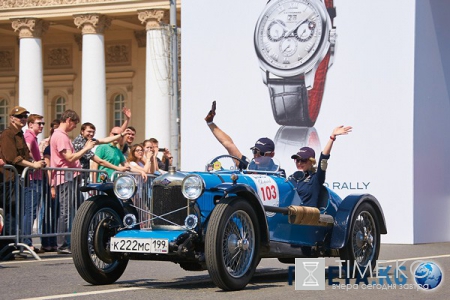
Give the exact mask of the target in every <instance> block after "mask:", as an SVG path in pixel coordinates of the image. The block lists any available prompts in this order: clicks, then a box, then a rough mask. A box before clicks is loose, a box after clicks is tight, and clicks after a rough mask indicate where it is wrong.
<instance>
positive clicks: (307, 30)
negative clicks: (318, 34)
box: [294, 21, 316, 42]
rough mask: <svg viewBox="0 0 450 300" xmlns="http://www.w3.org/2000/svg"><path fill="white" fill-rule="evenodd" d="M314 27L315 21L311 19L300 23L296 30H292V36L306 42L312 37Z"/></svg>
mask: <svg viewBox="0 0 450 300" xmlns="http://www.w3.org/2000/svg"><path fill="white" fill-rule="evenodd" d="M315 29H316V23H315V22H313V21H309V22H305V23H303V24H301V25H300V26H299V27H298V28H297V30H296V31H294V36H295V38H296V39H297V40H299V41H300V42H307V41H309V40H310V39H311V38H312V37H313V35H314V30H315Z"/></svg>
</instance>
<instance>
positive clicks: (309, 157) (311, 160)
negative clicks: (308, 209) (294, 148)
mask: <svg viewBox="0 0 450 300" xmlns="http://www.w3.org/2000/svg"><path fill="white" fill-rule="evenodd" d="M351 131H352V127H351V126H346V127H344V126H338V127H336V128H335V129H334V130H333V133H332V134H331V135H330V139H329V140H328V142H327V144H326V145H325V148H324V149H323V150H322V153H321V154H320V158H319V164H318V167H316V159H315V156H316V153H315V151H314V150H313V149H312V148H310V147H302V148H300V150H299V151H298V152H297V153H295V154H293V155H292V156H291V158H292V159H293V160H294V162H295V166H296V167H297V170H298V171H297V172H294V174H292V175H291V176H289V181H290V182H291V183H292V184H293V185H294V186H295V187H296V189H297V193H298V194H299V196H300V197H301V199H302V201H303V205H305V206H312V207H317V202H318V200H319V193H320V189H321V187H322V186H323V184H324V183H325V172H326V170H327V166H328V159H329V158H330V152H331V148H332V147H333V143H334V141H335V140H336V137H337V136H338V135H343V134H348V133H349V132H351Z"/></svg>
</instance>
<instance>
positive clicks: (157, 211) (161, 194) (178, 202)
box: [152, 185, 188, 226]
mask: <svg viewBox="0 0 450 300" xmlns="http://www.w3.org/2000/svg"><path fill="white" fill-rule="evenodd" d="M152 193H153V195H152V196H153V197H152V198H153V200H152V213H153V218H154V219H153V222H152V225H156V226H158V225H174V224H172V223H170V222H173V223H176V224H178V225H184V220H185V219H186V217H187V215H188V210H187V205H188V200H187V199H186V198H184V196H183V194H182V193H181V186H179V185H175V186H168V187H166V186H158V185H154V186H153V192H152ZM171 212H173V213H171ZM156 216H162V218H163V219H161V218H156V219H155V217H156ZM164 219H166V220H168V221H170V222H167V221H166V220H164Z"/></svg>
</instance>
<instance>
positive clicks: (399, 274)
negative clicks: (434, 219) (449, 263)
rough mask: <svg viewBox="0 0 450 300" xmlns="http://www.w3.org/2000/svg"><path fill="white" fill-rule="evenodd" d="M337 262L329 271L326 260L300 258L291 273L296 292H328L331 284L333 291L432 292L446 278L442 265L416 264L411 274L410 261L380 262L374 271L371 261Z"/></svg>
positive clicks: (411, 266)
mask: <svg viewBox="0 0 450 300" xmlns="http://www.w3.org/2000/svg"><path fill="white" fill-rule="evenodd" d="M335 262H336V264H337V266H329V267H328V271H327V272H325V258H296V259H295V268H294V267H289V270H288V282H289V285H292V271H294V270H295V289H296V290H325V282H326V281H327V282H328V285H329V286H331V287H332V289H343V290H350V289H381V290H390V289H405V290H406V289H416V290H424V291H430V290H433V289H436V288H437V287H438V286H440V285H441V283H442V282H443V277H444V274H443V272H442V270H441V268H440V267H439V265H438V264H437V263H435V262H431V261H421V260H416V261H413V262H412V263H411V265H410V267H409V272H408V270H407V268H406V266H405V265H404V264H405V262H406V261H395V263H391V264H386V263H387V262H386V261H382V260H378V261H377V262H376V265H375V267H374V268H373V269H372V266H371V263H370V262H369V263H368V264H367V266H365V267H361V266H359V265H358V264H355V263H353V262H350V261H344V260H335ZM325 275H326V276H325ZM339 279H340V280H341V281H339ZM342 280H344V282H342Z"/></svg>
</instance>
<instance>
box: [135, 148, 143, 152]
mask: <svg viewBox="0 0 450 300" xmlns="http://www.w3.org/2000/svg"><path fill="white" fill-rule="evenodd" d="M134 151H136V152H144V150H142V149H136V150H134Z"/></svg>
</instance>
